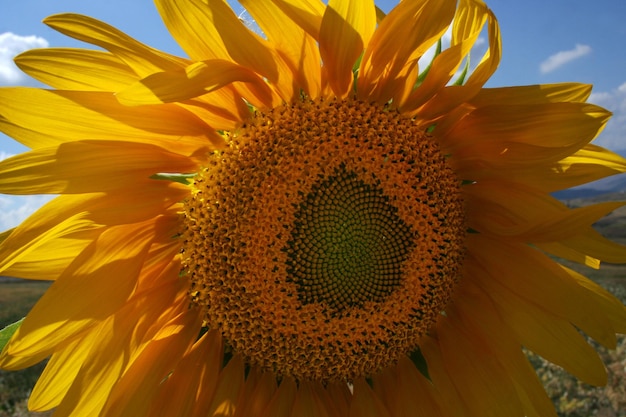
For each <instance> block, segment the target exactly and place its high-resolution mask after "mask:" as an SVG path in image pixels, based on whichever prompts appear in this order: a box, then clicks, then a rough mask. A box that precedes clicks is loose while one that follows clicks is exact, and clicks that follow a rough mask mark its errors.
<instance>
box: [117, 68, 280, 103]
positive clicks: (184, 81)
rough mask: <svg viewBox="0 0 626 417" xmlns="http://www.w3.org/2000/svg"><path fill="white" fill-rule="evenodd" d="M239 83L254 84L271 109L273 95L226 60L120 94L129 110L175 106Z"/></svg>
mask: <svg viewBox="0 0 626 417" xmlns="http://www.w3.org/2000/svg"><path fill="white" fill-rule="evenodd" d="M235 81H243V82H246V83H250V84H251V86H252V91H253V92H254V93H256V94H254V95H255V96H257V97H261V99H262V101H263V102H265V103H267V104H266V105H268V106H269V105H271V100H272V98H271V91H270V89H269V87H268V86H267V84H266V83H265V82H264V81H263V80H262V79H261V78H260V77H259V76H258V75H257V74H255V73H254V72H252V71H250V70H249V69H247V68H244V67H242V66H240V65H237V64H235V63H233V62H230V61H225V60H222V59H213V60H209V61H201V62H195V63H193V64H191V65H189V66H188V67H186V68H185V70H184V71H176V72H158V73H154V74H151V75H150V76H148V77H146V78H144V79H142V80H140V81H138V82H136V83H134V84H132V85H130V86H128V87H126V88H124V89H123V90H121V91H119V92H118V93H117V94H116V97H117V99H118V100H119V101H120V103H122V104H124V105H126V106H138V105H145V104H159V103H172V102H177V101H184V100H188V99H192V98H196V97H198V96H201V95H203V94H206V93H210V92H211V91H214V90H217V89H219V88H222V87H224V86H226V85H228V84H231V83H233V82H235Z"/></svg>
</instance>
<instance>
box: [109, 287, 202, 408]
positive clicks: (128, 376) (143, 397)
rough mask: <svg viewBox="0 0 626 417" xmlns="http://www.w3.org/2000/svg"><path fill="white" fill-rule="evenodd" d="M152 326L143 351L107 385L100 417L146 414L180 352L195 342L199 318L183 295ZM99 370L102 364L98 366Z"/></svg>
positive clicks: (174, 365) (175, 363)
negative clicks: (120, 375) (112, 382)
mask: <svg viewBox="0 0 626 417" xmlns="http://www.w3.org/2000/svg"><path fill="white" fill-rule="evenodd" d="M174 313H177V314H174ZM164 318H165V320H164ZM155 324H156V326H153V329H155V330H156V331H154V333H153V334H152V335H149V334H147V335H146V336H147V337H146V336H144V337H146V338H145V339H144V340H143V342H144V344H145V347H143V349H141V351H140V352H139V353H138V354H137V355H135V357H134V358H133V359H132V362H131V363H130V364H129V366H127V368H126V369H124V372H123V375H122V377H121V378H120V379H119V380H118V381H116V382H115V383H114V384H108V385H109V386H111V387H113V389H112V390H111V393H110V395H109V396H108V397H105V400H106V404H105V405H104V408H103V410H102V414H101V415H102V416H103V417H104V416H110V417H115V416H119V415H127V416H132V415H135V416H143V415H145V414H146V413H147V412H148V411H149V409H150V405H151V403H152V402H153V401H154V397H155V395H156V393H157V392H158V388H159V385H160V384H161V383H162V381H163V380H164V379H165V378H166V377H168V376H169V375H170V374H171V372H172V369H175V367H176V365H177V364H178V363H179V362H180V360H181V358H182V356H183V354H184V352H185V351H187V350H188V349H189V347H190V346H191V345H192V344H193V342H194V340H195V339H196V338H197V335H198V331H199V330H200V324H201V315H200V314H198V311H196V310H195V309H191V308H188V305H187V301H186V297H185V294H183V297H181V298H180V299H179V300H177V303H176V308H174V309H172V312H171V313H170V315H169V317H167V316H165V317H159V320H158V321H157V322H156V323H155ZM122 346H124V345H122ZM103 367H105V366H104V364H102V365H100V366H99V368H103ZM97 369H98V368H97Z"/></svg>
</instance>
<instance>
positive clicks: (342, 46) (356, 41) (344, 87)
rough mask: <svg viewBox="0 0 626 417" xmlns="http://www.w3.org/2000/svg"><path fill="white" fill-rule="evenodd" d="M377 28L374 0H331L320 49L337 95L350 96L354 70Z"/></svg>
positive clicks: (323, 24)
mask: <svg viewBox="0 0 626 417" xmlns="http://www.w3.org/2000/svg"><path fill="white" fill-rule="evenodd" d="M375 28H376V9H375V8H374V2H373V1H371V0H330V1H329V3H328V6H327V7H326V11H325V12H324V17H323V18H322V25H321V27H320V37H319V44H320V46H319V48H320V54H321V57H322V61H323V62H324V69H325V70H326V71H327V72H328V74H332V76H329V77H328V78H329V82H330V86H331V88H332V89H333V91H334V93H335V95H336V96H337V97H340V98H344V97H346V96H347V95H348V94H349V93H350V92H351V88H352V79H353V75H352V69H353V67H354V64H355V63H356V62H357V59H358V58H359V56H360V55H361V54H362V53H363V50H364V49H365V47H366V46H367V44H368V42H369V40H370V38H371V37H372V34H373V33H374V29H375Z"/></svg>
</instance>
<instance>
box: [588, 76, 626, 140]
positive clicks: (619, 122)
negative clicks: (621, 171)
mask: <svg viewBox="0 0 626 417" xmlns="http://www.w3.org/2000/svg"><path fill="white" fill-rule="evenodd" d="M589 102H591V103H594V104H597V105H599V106H602V107H604V108H606V109H607V110H609V111H611V112H613V117H611V119H610V120H609V121H608V123H607V124H606V128H605V129H604V131H603V132H602V133H601V134H600V136H599V137H598V140H597V141H596V142H595V143H597V144H599V145H601V146H605V147H607V148H609V149H611V150H613V151H622V152H624V151H626V82H624V83H623V84H621V85H620V86H619V87H617V88H615V89H614V90H612V91H602V92H598V93H592V94H591V96H590V97H589Z"/></svg>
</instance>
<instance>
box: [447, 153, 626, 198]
mask: <svg viewBox="0 0 626 417" xmlns="http://www.w3.org/2000/svg"><path fill="white" fill-rule="evenodd" d="M455 165H456V168H457V172H458V174H459V175H460V176H461V177H462V178H472V179H473V180H476V181H481V180H485V179H487V180H489V179H496V178H497V179H500V178H503V177H505V178H509V179H510V180H511V181H514V182H518V183H520V184H525V185H529V186H531V187H533V188H535V189H538V190H541V191H543V192H553V191H557V190H564V189H567V188H571V187H574V186H576V185H581V184H585V183H588V182H590V181H595V180H598V179H601V178H604V177H608V176H610V175H616V174H621V173H623V172H626V160H625V159H624V158H622V157H621V156H619V155H617V154H616V153H613V152H611V151H608V150H606V149H604V148H601V147H599V146H596V145H591V144H589V145H585V147H584V148H582V149H580V150H578V151H577V152H576V153H574V154H573V155H569V156H567V157H565V158H564V159H561V160H559V161H547V162H538V163H535V164H529V165H526V166H525V165H512V164H503V165H500V164H497V165H495V164H494V165H493V166H485V163H484V162H483V161H479V160H476V161H465V162H463V161H455Z"/></svg>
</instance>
